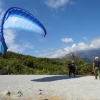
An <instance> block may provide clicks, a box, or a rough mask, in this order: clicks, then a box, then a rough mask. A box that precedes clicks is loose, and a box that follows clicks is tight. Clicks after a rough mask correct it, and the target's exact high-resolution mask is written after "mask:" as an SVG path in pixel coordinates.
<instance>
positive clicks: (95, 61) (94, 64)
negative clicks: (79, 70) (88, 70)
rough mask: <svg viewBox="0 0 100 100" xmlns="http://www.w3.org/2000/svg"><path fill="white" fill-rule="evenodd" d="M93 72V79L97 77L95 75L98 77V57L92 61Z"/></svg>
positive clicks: (99, 70)
mask: <svg viewBox="0 0 100 100" xmlns="http://www.w3.org/2000/svg"><path fill="white" fill-rule="evenodd" d="M93 72H94V74H95V79H97V76H99V79H100V61H99V58H98V57H95V60H94V62H93Z"/></svg>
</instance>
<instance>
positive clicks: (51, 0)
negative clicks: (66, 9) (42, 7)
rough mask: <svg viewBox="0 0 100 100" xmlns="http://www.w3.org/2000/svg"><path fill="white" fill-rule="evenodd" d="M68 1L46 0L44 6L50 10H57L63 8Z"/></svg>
mask: <svg viewBox="0 0 100 100" xmlns="http://www.w3.org/2000/svg"><path fill="white" fill-rule="evenodd" d="M69 1H70V0H46V2H45V3H46V4H47V5H48V6H49V7H51V8H59V7H62V6H65V5H66V4H68V3H69Z"/></svg>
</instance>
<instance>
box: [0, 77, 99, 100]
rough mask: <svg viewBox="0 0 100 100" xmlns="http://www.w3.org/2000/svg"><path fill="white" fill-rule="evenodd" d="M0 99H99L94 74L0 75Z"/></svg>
mask: <svg viewBox="0 0 100 100" xmlns="http://www.w3.org/2000/svg"><path fill="white" fill-rule="evenodd" d="M0 100H100V80H99V79H98V80H95V78H94V76H76V77H69V76H68V75H0Z"/></svg>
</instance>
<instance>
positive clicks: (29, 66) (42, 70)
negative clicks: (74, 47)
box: [0, 51, 92, 75]
mask: <svg viewBox="0 0 100 100" xmlns="http://www.w3.org/2000/svg"><path fill="white" fill-rule="evenodd" d="M72 59H73V58H72V56H71V57H69V58H66V59H65V60H57V59H49V58H37V57H33V56H29V55H23V54H19V53H14V52H10V51H8V52H7V54H6V55H2V54H0V74H1V73H6V72H7V70H8V68H10V74H40V75H42V74H46V75H63V74H68V63H70V62H71V61H72ZM74 60H75V66H76V74H79V75H86V74H87V73H89V72H91V71H92V63H86V62H84V61H83V60H81V59H80V58H79V57H77V56H74Z"/></svg>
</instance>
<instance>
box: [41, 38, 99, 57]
mask: <svg viewBox="0 0 100 100" xmlns="http://www.w3.org/2000/svg"><path fill="white" fill-rule="evenodd" d="M98 48H100V38H98V39H94V40H92V41H91V42H90V44H86V43H84V42H80V43H78V44H73V45H72V46H69V47H65V48H64V49H63V50H62V49H58V50H57V51H55V52H52V53H48V54H45V55H41V56H42V57H48V58H57V57H63V56H65V55H66V54H69V53H71V52H75V51H78V50H91V49H98Z"/></svg>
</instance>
